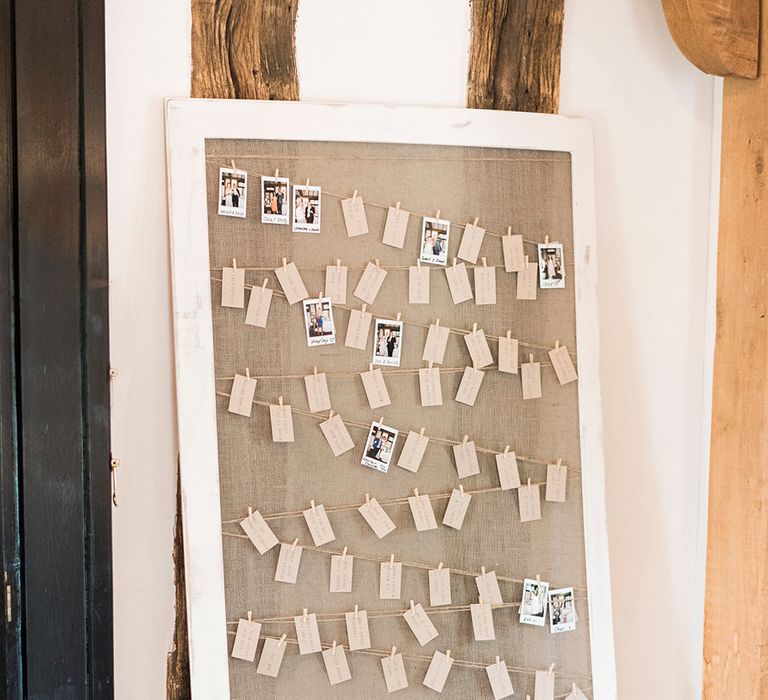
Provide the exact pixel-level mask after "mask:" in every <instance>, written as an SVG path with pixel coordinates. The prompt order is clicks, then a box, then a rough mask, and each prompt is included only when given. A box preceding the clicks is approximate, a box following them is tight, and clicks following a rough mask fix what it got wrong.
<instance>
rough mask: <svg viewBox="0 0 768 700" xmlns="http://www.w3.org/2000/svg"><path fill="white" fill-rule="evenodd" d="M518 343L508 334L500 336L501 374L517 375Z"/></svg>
mask: <svg viewBox="0 0 768 700" xmlns="http://www.w3.org/2000/svg"><path fill="white" fill-rule="evenodd" d="M517 365H518V343H517V339H516V338H512V337H511V335H510V333H509V332H508V333H507V335H506V336H499V372H507V373H509V374H517Z"/></svg>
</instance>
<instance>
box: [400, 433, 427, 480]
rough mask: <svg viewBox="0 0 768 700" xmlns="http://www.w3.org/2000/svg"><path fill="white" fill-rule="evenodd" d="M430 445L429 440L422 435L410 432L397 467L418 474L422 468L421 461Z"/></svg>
mask: <svg viewBox="0 0 768 700" xmlns="http://www.w3.org/2000/svg"><path fill="white" fill-rule="evenodd" d="M428 444H429V438H428V437H427V436H426V435H422V434H420V433H414V432H413V431H412V430H409V431H408V437H407V438H406V439H405V445H403V451H402V452H401V453H400V457H399V459H398V460H397V466H398V467H402V468H403V469H407V470H408V471H409V472H414V473H416V472H417V471H419V467H420V466H421V460H422V458H423V457H424V451H425V450H426V449H427V445H428Z"/></svg>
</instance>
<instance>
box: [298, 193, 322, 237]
mask: <svg viewBox="0 0 768 700" xmlns="http://www.w3.org/2000/svg"><path fill="white" fill-rule="evenodd" d="M320 190H321V188H320V186H319V185H294V186H293V232H294V233H320V194H321V192H320Z"/></svg>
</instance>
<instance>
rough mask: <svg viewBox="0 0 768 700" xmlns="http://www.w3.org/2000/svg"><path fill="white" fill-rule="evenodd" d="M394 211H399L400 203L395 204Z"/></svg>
mask: <svg viewBox="0 0 768 700" xmlns="http://www.w3.org/2000/svg"><path fill="white" fill-rule="evenodd" d="M395 211H400V202H397V204H395Z"/></svg>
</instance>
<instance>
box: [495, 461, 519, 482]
mask: <svg viewBox="0 0 768 700" xmlns="http://www.w3.org/2000/svg"><path fill="white" fill-rule="evenodd" d="M496 469H497V470H498V472H499V485H500V486H501V490H502V491H509V490H510V489H516V488H518V487H519V486H520V472H519V470H518V468H517V456H516V455H515V453H514V452H504V453H503V454H498V455H496Z"/></svg>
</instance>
